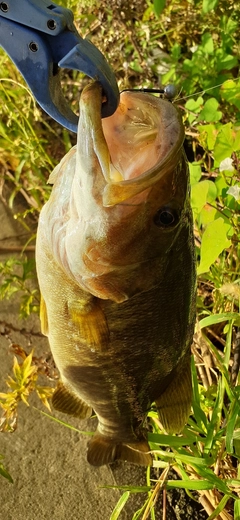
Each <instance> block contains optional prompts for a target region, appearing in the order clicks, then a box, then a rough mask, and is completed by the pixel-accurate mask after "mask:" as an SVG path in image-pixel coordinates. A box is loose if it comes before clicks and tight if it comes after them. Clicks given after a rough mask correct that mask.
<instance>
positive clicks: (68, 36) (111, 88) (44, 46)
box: [0, 0, 119, 132]
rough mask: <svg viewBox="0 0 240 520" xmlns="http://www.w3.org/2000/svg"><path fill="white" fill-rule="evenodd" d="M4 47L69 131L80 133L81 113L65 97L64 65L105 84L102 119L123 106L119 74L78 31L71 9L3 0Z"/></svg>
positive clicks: (37, 0) (0, 38)
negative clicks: (116, 77) (79, 118)
mask: <svg viewBox="0 0 240 520" xmlns="http://www.w3.org/2000/svg"><path fill="white" fill-rule="evenodd" d="M0 45H1V46H2V47H3V48H4V50H5V51H6V52H7V54H8V55H9V56H10V58H11V59H12V61H13V62H14V63H15V65H16V66H17V68H18V69H19V71H20V72H21V74H22V76H23V77H24V79H25V80H26V82H27V84H28V86H29V88H30V89H31V91H32V93H33V95H34V97H35V98H36V100H37V102H38V103H39V105H40V106H41V107H42V108H43V110H45V112H47V113H48V114H49V115H50V116H51V117H52V118H53V119H55V120H56V121H58V122H59V123H60V124H61V125H63V126H65V127H66V128H68V129H69V130H72V131H73V132H77V124H78V117H77V115H76V114H74V112H73V111H72V110H71V108H70V107H69V105H68V103H67V101H66V99H65V97H64V96H63V93H62V89H61V83H60V68H70V69H75V70H79V71H81V72H84V73H85V74H86V75H87V76H89V77H91V78H93V79H96V80H98V81H99V82H100V83H101V85H102V88H103V94H104V95H105V96H106V102H104V103H103V105H102V117H108V116H110V115H112V114H113V113H114V112H115V110H116V109H117V106H118V103H119V90H118V86H117V83H116V79H115V76H114V73H113V71H112V69H111V68H110V66H109V65H108V63H107V61H106V59H105V58H104V56H103V55H102V53H101V52H100V51H99V50H98V49H97V48H96V47H95V46H94V45H93V44H92V43H91V42H90V41H89V40H85V39H83V38H81V36H80V35H79V34H78V32H77V30H76V27H75V26H74V24H73V14H72V11H70V10H69V9H65V8H63V7H60V6H58V5H56V4H53V3H51V4H50V3H49V2H48V1H47V0H21V2H20V1H19V0H7V1H6V2H0Z"/></svg>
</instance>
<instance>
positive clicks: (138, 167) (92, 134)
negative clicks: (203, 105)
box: [78, 82, 184, 207]
mask: <svg viewBox="0 0 240 520" xmlns="http://www.w3.org/2000/svg"><path fill="white" fill-rule="evenodd" d="M101 106H102V90H101V86H100V84H99V83H97V82H95V83H92V84H90V85H89V86H88V87H87V88H85V89H84V90H83V93H82V95H81V99H80V120H79V137H78V140H79V143H81V142H82V136H83V133H85V134H86V135H87V138H88V139H89V143H90V146H91V147H92V148H93V150H94V153H95V157H96V158H97V161H98V164H100V171H101V174H102V175H103V177H104V180H105V186H104V188H103V189H102V190H101V191H102V195H101V198H102V204H103V206H106V207H108V206H114V205H116V204H120V203H122V202H124V201H125V200H128V199H131V198H132V197H135V196H136V195H138V194H140V193H142V192H143V191H144V190H146V189H148V188H150V187H151V186H152V185H153V184H155V183H156V182H157V181H158V180H159V179H160V178H161V177H163V175H165V174H166V172H167V171H169V169H171V170H172V169H173V168H174V167H175V166H176V165H177V163H178V161H179V152H180V150H181V148H182V143H183V139H184V130H183V124H182V120H181V116H180V114H179V112H178V110H177V109H176V108H175V107H174V106H173V105H172V103H170V102H169V101H167V100H163V99H161V98H158V97H155V96H153V95H151V94H147V93H142V92H136V93H135V92H129V91H125V92H122V93H121V95H120V103H119V106H118V108H117V110H116V112H115V113H114V114H113V115H112V116H111V117H108V118H104V119H103V120H102V119H101ZM80 146H81V144H80ZM86 156H89V147H88V149H87V150H85V151H84V152H83V155H82V157H83V161H84V160H85V162H86Z"/></svg>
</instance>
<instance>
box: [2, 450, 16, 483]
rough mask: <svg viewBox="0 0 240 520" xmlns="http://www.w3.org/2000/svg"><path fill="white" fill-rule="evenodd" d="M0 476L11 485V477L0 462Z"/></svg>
mask: <svg viewBox="0 0 240 520" xmlns="http://www.w3.org/2000/svg"><path fill="white" fill-rule="evenodd" d="M2 458H3V456H2V455H0V459H2ZM0 475H2V477H4V478H6V479H7V480H9V482H11V484H12V483H13V479H12V477H11V475H9V473H8V471H7V470H6V469H5V468H4V466H3V464H2V463H1V462H0Z"/></svg>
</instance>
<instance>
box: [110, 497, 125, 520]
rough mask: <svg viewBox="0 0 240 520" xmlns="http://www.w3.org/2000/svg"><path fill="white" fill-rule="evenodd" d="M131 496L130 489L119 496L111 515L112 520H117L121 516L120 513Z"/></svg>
mask: <svg viewBox="0 0 240 520" xmlns="http://www.w3.org/2000/svg"><path fill="white" fill-rule="evenodd" d="M129 496H130V491H125V493H123V495H122V496H121V497H120V498H119V500H118V502H117V504H116V506H115V507H114V510H113V512H112V514H111V516H110V520H117V518H119V515H120V513H121V511H122V510H123V508H124V506H125V504H126V502H127V501H128V499H129Z"/></svg>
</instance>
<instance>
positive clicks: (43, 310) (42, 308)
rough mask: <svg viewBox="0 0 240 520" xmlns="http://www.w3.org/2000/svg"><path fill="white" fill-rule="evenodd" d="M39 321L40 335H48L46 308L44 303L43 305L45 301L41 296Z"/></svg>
mask: <svg viewBox="0 0 240 520" xmlns="http://www.w3.org/2000/svg"><path fill="white" fill-rule="evenodd" d="M40 321H41V331H42V334H44V335H45V336H47V335H48V316H47V307H46V303H45V300H44V299H43V297H42V295H41V300H40Z"/></svg>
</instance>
